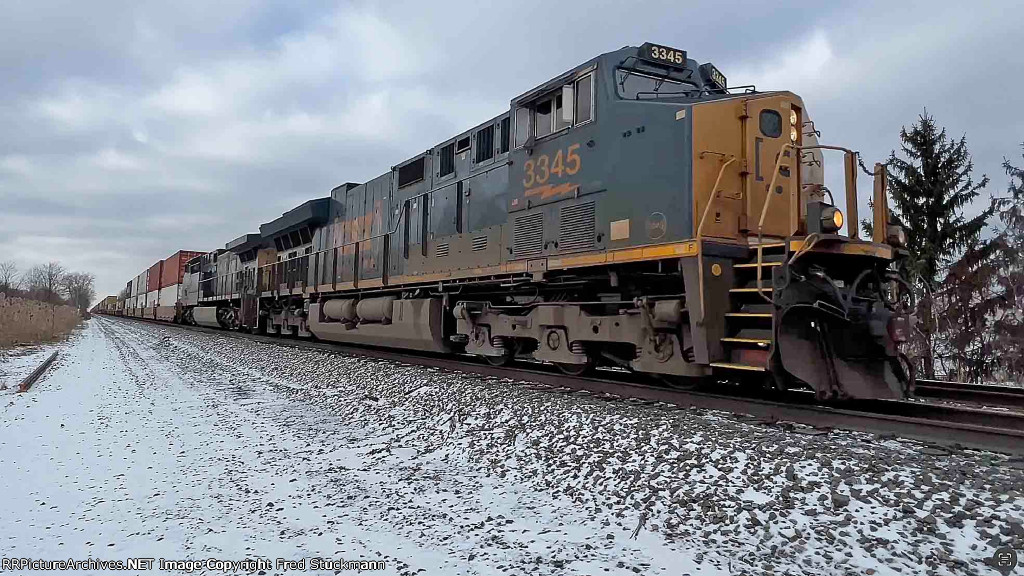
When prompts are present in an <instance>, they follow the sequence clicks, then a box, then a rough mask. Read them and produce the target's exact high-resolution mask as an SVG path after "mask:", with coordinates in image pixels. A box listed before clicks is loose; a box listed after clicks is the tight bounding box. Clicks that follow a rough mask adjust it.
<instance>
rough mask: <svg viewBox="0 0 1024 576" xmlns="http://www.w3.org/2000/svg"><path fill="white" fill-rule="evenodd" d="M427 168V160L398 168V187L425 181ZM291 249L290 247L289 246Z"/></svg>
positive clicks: (419, 160) (418, 159) (420, 159)
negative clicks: (424, 175)
mask: <svg viewBox="0 0 1024 576" xmlns="http://www.w3.org/2000/svg"><path fill="white" fill-rule="evenodd" d="M425 167H426V159H425V158H423V157H420V158H417V159H416V160H413V161H412V162H410V163H408V164H406V165H405V166H400V167H399V168H398V187H399V188H402V187H404V186H408V185H409V184H413V183H415V182H419V181H420V180H423V171H424V169H425ZM288 248H290V246H288Z"/></svg>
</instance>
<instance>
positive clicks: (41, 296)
mask: <svg viewBox="0 0 1024 576" xmlns="http://www.w3.org/2000/svg"><path fill="white" fill-rule="evenodd" d="M65 274H67V271H66V270H65V269H64V267H63V266H61V264H60V262H50V263H49V264H44V265H42V266H34V267H33V268H31V269H30V270H29V271H28V272H26V273H25V278H24V281H25V284H26V286H25V287H26V288H27V289H28V291H29V295H30V296H31V297H32V298H34V299H36V300H39V301H40V302H46V303H47V304H50V305H54V306H55V305H57V304H60V303H61V301H62V300H61V297H60V293H61V289H62V288H63V285H64V276H65Z"/></svg>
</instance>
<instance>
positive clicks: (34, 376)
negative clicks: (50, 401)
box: [18, 350, 57, 392]
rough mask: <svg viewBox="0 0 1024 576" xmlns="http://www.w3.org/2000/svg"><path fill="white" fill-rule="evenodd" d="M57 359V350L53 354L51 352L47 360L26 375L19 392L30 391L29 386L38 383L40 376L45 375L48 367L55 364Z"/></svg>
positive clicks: (19, 386)
mask: <svg viewBox="0 0 1024 576" xmlns="http://www.w3.org/2000/svg"><path fill="white" fill-rule="evenodd" d="M56 359H57V351H56V350H54V351H53V354H50V356H49V357H47V358H46V360H43V363H42V364H40V365H39V366H38V367H37V368H36V369H35V370H33V371H32V373H31V374H29V375H28V376H25V379H24V380H22V381H21V384H19V385H18V392H28V390H29V388H31V387H32V385H33V384H35V383H36V380H39V377H40V376H42V375H43V372H46V369H47V368H49V367H50V364H53V361H54V360H56Z"/></svg>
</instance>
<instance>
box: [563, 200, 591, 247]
mask: <svg viewBox="0 0 1024 576" xmlns="http://www.w3.org/2000/svg"><path fill="white" fill-rule="evenodd" d="M596 232H597V231H596V228H595V225H594V203H593V202H586V203H584V204H576V205H574V206H565V207H563V208H562V209H561V210H560V211H559V228H558V250H559V251H561V252H565V251H569V250H589V249H591V248H593V247H594V240H595V238H596Z"/></svg>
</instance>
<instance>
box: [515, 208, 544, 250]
mask: <svg viewBox="0 0 1024 576" xmlns="http://www.w3.org/2000/svg"><path fill="white" fill-rule="evenodd" d="M513 235H514V236H515V239H514V241H513V243H512V253H513V255H514V256H515V257H516V258H524V257H527V256H536V255H538V254H540V253H541V252H543V251H544V213H543V212H537V213H535V214H527V215H526V216H520V217H518V218H516V223H515V229H514V231H513Z"/></svg>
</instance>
